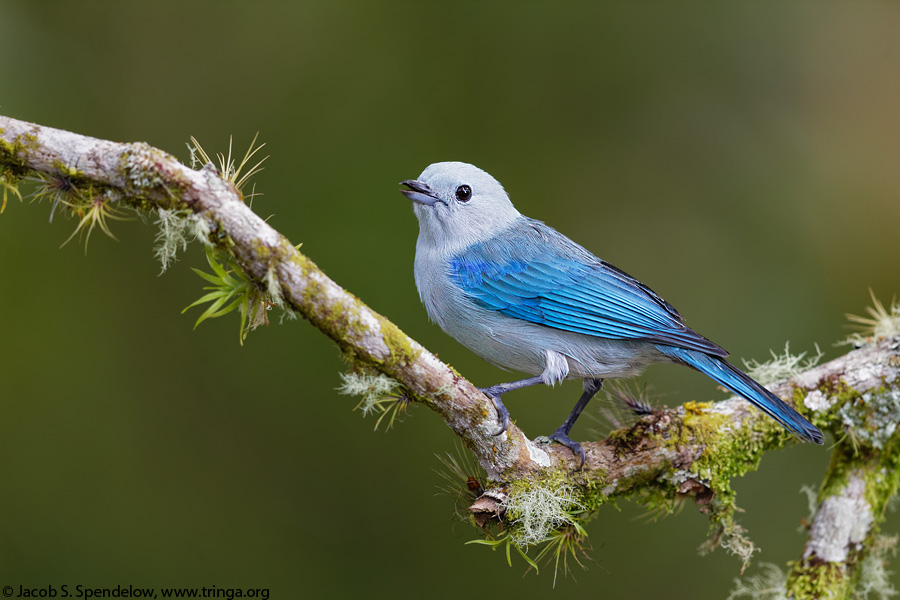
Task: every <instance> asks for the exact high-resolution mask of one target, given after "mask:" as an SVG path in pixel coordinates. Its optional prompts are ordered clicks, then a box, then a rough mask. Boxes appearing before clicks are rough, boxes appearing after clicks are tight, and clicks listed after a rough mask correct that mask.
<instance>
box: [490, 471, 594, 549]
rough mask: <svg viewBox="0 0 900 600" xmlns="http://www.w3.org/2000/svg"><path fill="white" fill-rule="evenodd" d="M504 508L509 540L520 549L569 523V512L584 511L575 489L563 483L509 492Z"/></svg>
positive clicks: (542, 539)
mask: <svg viewBox="0 0 900 600" xmlns="http://www.w3.org/2000/svg"><path fill="white" fill-rule="evenodd" d="M504 507H505V508H506V514H507V517H506V518H507V520H508V521H509V523H510V524H511V525H512V526H513V529H512V533H511V536H512V541H513V543H514V544H516V545H517V546H519V547H520V548H523V549H524V548H528V547H529V546H532V545H534V544H540V543H541V542H544V541H546V540H547V539H548V538H549V537H550V536H551V534H552V533H553V532H554V531H556V530H557V529H560V528H561V527H564V526H566V525H571V524H573V523H574V522H575V520H574V518H573V516H572V514H573V513H577V512H580V511H583V510H584V506H583V505H582V504H581V502H580V501H579V497H578V495H577V494H576V493H575V488H573V487H572V486H570V485H567V484H562V485H559V484H554V485H552V486H542V485H536V486H531V487H527V488H526V489H523V490H521V491H518V492H516V491H512V492H511V493H510V495H509V498H507V500H506V502H504Z"/></svg>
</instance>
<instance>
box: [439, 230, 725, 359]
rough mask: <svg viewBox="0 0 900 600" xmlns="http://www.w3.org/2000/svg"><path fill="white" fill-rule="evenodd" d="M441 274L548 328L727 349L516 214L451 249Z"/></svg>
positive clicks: (483, 300)
mask: <svg viewBox="0 0 900 600" xmlns="http://www.w3.org/2000/svg"><path fill="white" fill-rule="evenodd" d="M448 268H449V271H450V272H449V275H450V277H451V279H452V280H453V281H454V283H456V285H458V286H459V287H460V288H462V290H463V291H464V293H465V294H466V295H467V296H468V297H469V298H471V299H472V300H473V301H474V302H475V303H476V304H477V305H479V306H481V307H482V308H486V309H488V310H493V311H497V312H498V313H500V314H502V315H505V316H508V317H512V318H517V319H522V320H524V321H529V322H531V323H536V324H539V325H544V326H546V327H551V328H554V329H562V330H565V331H572V332H575V333H582V334H585V335H592V336H596V337H602V338H609V339H620V340H625V339H628V340H632V339H633V340H646V341H650V342H654V343H659V344H666V345H672V346H677V347H681V348H689V349H692V350H699V351H700V352H704V353H707V354H712V355H715V356H727V354H728V353H727V352H726V351H725V350H724V349H722V348H721V347H719V346H717V345H716V344H714V343H713V342H711V341H709V340H707V339H706V338H704V337H703V336H701V335H700V334H698V333H696V332H695V331H693V330H692V329H690V328H689V327H687V326H686V325H684V323H683V322H682V319H681V315H679V314H678V311H676V310H675V309H674V308H673V307H672V306H671V305H670V304H669V303H668V302H666V301H665V300H663V299H662V298H660V297H659V296H657V295H656V294H655V293H654V292H653V291H652V290H651V289H650V288H648V287H647V286H645V285H644V284H642V283H641V282H639V281H638V280H636V279H635V278H633V277H631V276H630V275H628V274H626V273H624V272H622V271H620V270H619V269H616V268H615V267H613V266H612V265H609V264H607V263H605V262H603V261H601V260H600V259H598V258H597V257H595V256H594V255H592V254H591V253H590V252H588V251H587V250H585V249H584V248H582V247H581V246H579V245H577V244H575V243H574V242H572V241H571V240H569V239H568V238H566V237H565V236H563V235H562V234H560V233H558V232H556V231H555V230H554V229H551V228H550V227H547V226H546V225H544V224H543V223H540V222H539V221H534V220H532V219H527V218H524V217H523V218H522V219H520V221H519V222H517V223H516V224H515V225H514V226H513V227H512V228H511V229H507V230H506V231H504V232H503V233H502V234H501V235H498V236H496V237H495V238H493V239H491V240H489V241H486V242H481V243H479V244H475V245H473V246H470V247H469V248H467V249H465V250H463V251H462V252H460V253H458V254H457V255H455V256H453V257H452V258H451V259H450V261H449V263H448Z"/></svg>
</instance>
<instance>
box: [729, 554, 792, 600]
mask: <svg viewBox="0 0 900 600" xmlns="http://www.w3.org/2000/svg"><path fill="white" fill-rule="evenodd" d="M759 571H760V572H759V573H755V574H753V575H749V576H747V577H743V578H741V577H735V579H734V589H733V590H731V593H730V594H728V596H727V597H726V600H737V599H738V598H750V600H785V598H787V585H786V584H787V575H786V574H785V573H784V571H782V570H781V568H780V567H779V566H778V565H773V564H772V563H762V564H761V565H759Z"/></svg>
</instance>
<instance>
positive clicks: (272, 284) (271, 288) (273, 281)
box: [265, 267, 285, 308]
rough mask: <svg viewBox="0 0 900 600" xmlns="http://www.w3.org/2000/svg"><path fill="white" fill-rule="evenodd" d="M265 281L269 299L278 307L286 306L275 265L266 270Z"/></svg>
mask: <svg viewBox="0 0 900 600" xmlns="http://www.w3.org/2000/svg"><path fill="white" fill-rule="evenodd" d="M265 282H266V294H268V296H269V301H270V302H271V303H272V304H274V305H275V306H277V307H278V308H285V304H284V296H283V295H282V293H281V283H280V282H279V281H278V275H277V274H276V273H275V269H274V268H273V267H269V268H268V269H267V270H266V278H265Z"/></svg>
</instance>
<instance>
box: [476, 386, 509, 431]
mask: <svg viewBox="0 0 900 600" xmlns="http://www.w3.org/2000/svg"><path fill="white" fill-rule="evenodd" d="M479 389H480V390H481V391H482V392H484V393H485V394H486V395H487V397H488V398H490V399H491V402H492V403H493V404H494V408H495V409H496V410H497V421H498V422H499V423H500V429H498V430H497V432H496V433H492V434H491V435H492V436H494V437H497V436H498V435H503V432H505V431H506V428H507V427H509V411H508V410H507V409H506V407H505V406H503V402H502V401H501V400H500V394H495V392H494V390H493V389H492V388H479Z"/></svg>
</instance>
